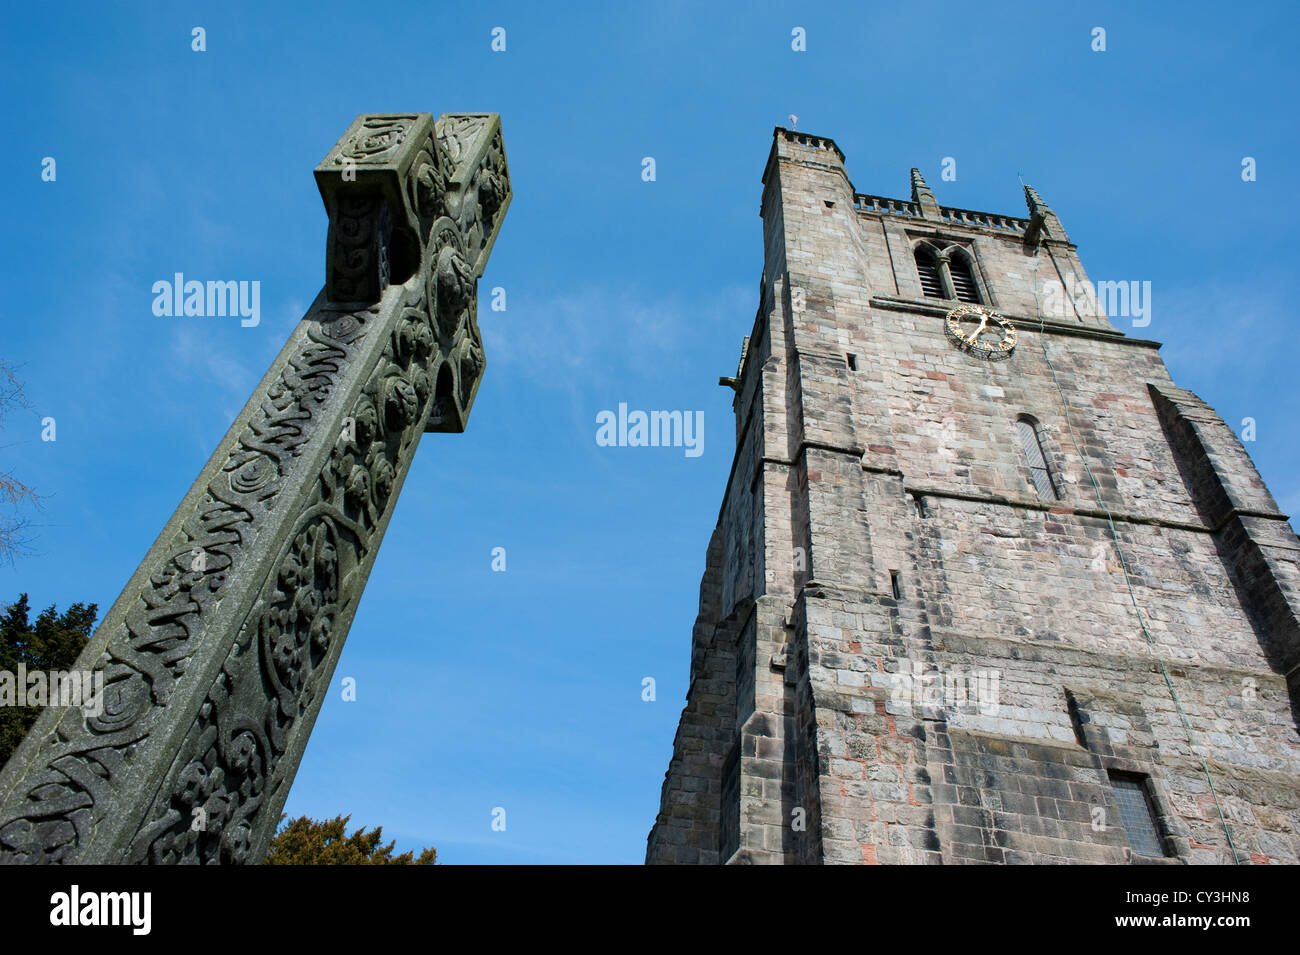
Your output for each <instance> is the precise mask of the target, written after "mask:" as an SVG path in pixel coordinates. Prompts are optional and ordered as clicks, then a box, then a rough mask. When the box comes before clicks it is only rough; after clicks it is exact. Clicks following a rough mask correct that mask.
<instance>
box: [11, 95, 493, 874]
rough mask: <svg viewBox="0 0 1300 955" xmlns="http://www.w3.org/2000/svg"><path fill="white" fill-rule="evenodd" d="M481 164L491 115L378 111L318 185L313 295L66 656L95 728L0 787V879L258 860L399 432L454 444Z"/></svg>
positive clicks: (402, 441) (329, 666)
mask: <svg viewBox="0 0 1300 955" xmlns="http://www.w3.org/2000/svg"><path fill="white" fill-rule="evenodd" d="M461 119H468V120H470V121H471V122H469V123H468V124H462V123H460V120H461ZM444 123H446V124H448V125H450V126H455V127H457V132H456V133H455V134H454V135H453V136H452V137H451V138H452V139H454V141H455V144H456V149H457V157H458V158H457V159H456V161H454V162H453V161H452V160H451V159H450V158H448V156H447V152H446V149H445V147H444V145H442V144H443V143H444V142H445V141H447V137H446V136H444V134H443V129H442V127H443V125H444ZM504 163H505V157H504V152H502V151H501V149H500V135H499V129H498V125H497V120H496V118H495V117H494V116H482V115H476V116H471V117H457V116H452V117H444V118H443V119H441V120H439V123H438V125H437V126H436V127H435V125H434V123H433V120H432V117H430V116H429V115H428V114H409V115H408V114H400V115H385V116H363V117H359V118H358V119H357V120H356V121H354V123H353V124H352V126H351V127H350V128H349V131H348V132H347V133H346V134H345V136H344V137H343V139H341V140H340V142H339V143H338V144H336V146H335V148H334V149H332V150H331V152H330V153H329V154H328V156H327V158H326V160H325V161H324V162H322V164H321V165H320V166H318V167H317V169H316V177H317V182H318V184H319V186H320V189H321V194H322V198H323V199H324V201H325V205H326V209H327V210H328V211H329V214H330V235H329V237H328V239H327V268H326V274H327V281H326V288H325V290H324V292H323V293H322V295H321V297H320V298H318V300H317V302H316V304H314V305H313V306H312V308H311V310H310V311H309V312H308V314H307V316H306V318H305V319H304V320H303V322H302V324H301V325H299V327H298V329H297V330H296V331H295V332H294V337H293V339H291V343H290V345H289V346H288V347H286V349H285V351H284V352H282V353H281V356H280V358H278V359H277V364H276V365H275V366H273V369H272V371H271V372H269V373H268V375H267V377H266V379H265V380H264V382H263V384H261V385H259V386H258V389H257V391H255V392H254V395H253V397H252V398H251V399H250V400H249V403H248V404H247V405H246V406H245V408H244V410H243V411H242V412H241V414H240V416H239V418H238V419H236V422H235V425H234V426H233V427H232V429H231V432H230V434H229V435H228V436H227V438H226V439H225V440H224V441H223V443H222V446H221V447H220V448H219V450H218V452H217V453H216V454H214V455H213V458H212V459H211V460H210V461H209V463H208V465H207V467H206V468H205V469H204V471H203V473H202V474H201V475H200V477H199V480H198V481H196V482H195V484H194V486H193V487H192V488H191V489H190V492H189V494H188V495H187V496H186V498H185V500H184V501H183V502H182V504H181V506H180V508H178V510H177V512H176V514H175V515H173V517H172V520H171V521H170V522H169V524H168V525H167V528H166V529H165V530H164V532H163V534H162V535H161V536H160V537H159V539H158V541H157V543H155V544H154V546H153V547H152V548H151V550H150V552H149V554H148V555H147V557H146V558H145V561H144V562H143V563H142V564H141V565H140V568H139V569H138V570H137V571H136V574H135V575H134V576H133V578H132V580H131V581H130V583H129V584H128V585H127V588H126V589H125V590H124V591H123V595H122V597H121V598H120V599H119V600H118V601H117V603H115V604H114V606H113V607H112V608H111V609H110V610H109V612H108V614H106V615H105V618H104V621H103V623H102V624H101V625H100V628H99V630H98V631H97V632H96V633H95V635H94V637H93V638H92V639H91V642H90V644H89V646H88V647H87V650H86V651H85V653H84V654H83V656H82V658H81V659H80V660H79V661H78V665H77V666H78V669H93V670H99V671H102V672H103V673H104V686H105V690H104V699H103V707H102V711H101V712H99V713H97V714H95V715H93V716H83V714H82V713H81V711H80V710H75V711H59V712H55V711H53V710H50V711H47V712H46V713H44V714H42V716H41V717H40V719H39V720H38V721H37V723H36V725H35V727H34V728H33V730H32V731H31V733H29V735H28V739H27V740H25V741H24V742H23V744H22V745H21V746H20V747H19V749H18V751H17V752H16V753H15V754H14V756H13V757H12V758H11V759H10V761H9V763H8V764H7V765H6V766H5V767H4V769H3V770H2V771H0V862H11V863H12V862H89V863H102V862H124V861H135V862H182V861H185V862H207V863H214V862H216V863H221V862H226V863H242V862H255V861H258V860H259V859H260V858H261V855H262V854H263V853H264V852H265V850H266V847H267V844H268V843H269V840H270V838H271V835H272V833H273V832H274V829H275V824H276V821H277V817H278V813H279V811H280V807H281V806H282V805H283V803H284V798H285V796H286V794H287V791H288V787H289V785H290V783H291V782H292V780H293V776H294V773H295V772H296V769H297V764H298V760H299V759H300V758H301V755H302V751H303V748H304V747H305V745H306V737H307V734H308V733H309V732H310V728H311V724H312V723H313V722H314V720H315V716H316V713H317V712H319V708H320V704H321V700H322V699H323V694H324V691H325V688H326V686H327V685H328V681H329V679H330V676H331V674H332V672H333V668H334V665H335V663H336V661H337V659H338V654H339V652H340V651H341V649H342V644H343V640H344V638H345V637H346V635H347V631H348V628H349V626H350V625H351V620H352V616H353V614H354V613H355V611H356V607H357V603H358V601H359V599H360V595H361V591H362V588H363V587H364V583H365V579H366V576H367V574H368V573H369V571H370V568H371V567H372V566H373V563H374V559H375V555H376V553H377V551H378V547H379V544H380V542H381V540H382V538H383V534H384V530H385V528H386V527H387V523H388V520H389V519H390V517H391V514H392V510H393V507H394V506H395V502H396V493H397V489H398V488H400V487H401V486H402V482H403V480H404V479H405V476H406V474H407V471H408V469H409V467H410V463H411V460H412V457H413V455H414V452H415V448H416V446H417V444H418V442H419V438H420V435H421V433H422V432H423V431H424V430H426V429H428V430H444V431H452V430H463V428H464V424H465V418H466V416H467V415H468V410H469V407H470V405H471V403H472V401H473V397H474V392H475V389H476V388H477V386H478V382H479V379H480V377H481V375H482V369H483V366H484V361H483V354H482V343H481V338H480V336H479V334H478V328H477V323H476V321H475V299H476V283H477V277H478V275H480V274H481V272H482V269H483V266H484V263H485V261H486V255H487V251H488V250H489V249H490V246H491V244H492V242H493V241H494V240H495V235H496V231H497V229H498V227H499V223H500V221H501V218H502V216H503V215H504V210H505V208H506V206H507V205H508V203H509V198H510V192H509V180H508V177H507V176H506V174H505V165H504ZM352 165H355V166H356V167H357V169H356V170H355V174H354V170H353V169H352ZM489 171H490V172H491V176H489V175H487V174H486V173H487V172H489ZM493 177H495V179H494V178H493ZM488 210H491V211H490V212H489V211H488ZM485 215H486V216H487V217H488V218H489V219H490V221H488V222H483V221H480V219H481V217H482V216H485ZM390 283H392V284H391V287H390ZM361 302H366V303H367V304H365V305H364V306H362V305H359V304H358V303H361ZM370 303H373V304H370ZM437 409H445V410H446V418H445V419H440V420H445V423H444V424H441V425H435V419H439V415H440V412H439V411H438V410H437Z"/></svg>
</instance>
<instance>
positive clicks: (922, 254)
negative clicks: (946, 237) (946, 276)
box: [916, 245, 948, 298]
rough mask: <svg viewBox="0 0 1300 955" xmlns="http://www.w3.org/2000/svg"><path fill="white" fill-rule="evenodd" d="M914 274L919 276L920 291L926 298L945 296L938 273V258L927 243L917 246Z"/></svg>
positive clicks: (941, 279)
mask: <svg viewBox="0 0 1300 955" xmlns="http://www.w3.org/2000/svg"><path fill="white" fill-rule="evenodd" d="M916 274H917V275H919V276H920V277H921V291H922V292H924V293H925V297H926V298H947V297H948V296H947V295H946V294H944V289H943V278H942V277H941V276H940V275H939V259H938V258H937V257H936V256H935V254H934V250H933V249H931V248H930V247H929V246H928V245H921V246H917V249H916Z"/></svg>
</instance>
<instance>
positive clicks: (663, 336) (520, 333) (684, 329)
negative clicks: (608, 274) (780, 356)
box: [479, 285, 755, 387]
mask: <svg viewBox="0 0 1300 955" xmlns="http://www.w3.org/2000/svg"><path fill="white" fill-rule="evenodd" d="M488 301H489V300H488V299H487V297H486V296H485V297H484V298H483V301H482V302H480V304H479V326H480V327H481V329H482V332H483V339H484V347H485V348H486V350H487V353H488V360H489V361H490V362H492V363H494V364H497V363H499V364H502V365H508V366H512V367H513V368H514V369H515V370H517V371H518V372H519V373H521V374H524V375H526V376H528V377H530V378H532V379H534V380H535V381H537V382H540V383H543V384H551V385H554V386H556V387H564V386H565V383H566V380H567V379H568V378H569V377H570V376H574V375H579V374H580V375H581V376H582V377H583V379H584V380H585V381H587V382H589V383H590V382H594V381H597V380H600V379H602V378H604V377H606V376H615V375H616V376H618V377H624V376H626V374H627V372H628V371H629V370H634V371H639V372H646V373H651V374H653V372H654V370H655V368H656V367H657V366H658V364H659V363H660V362H662V361H664V360H666V359H669V358H671V357H672V356H673V355H674V354H677V353H681V352H683V351H686V350H689V349H691V348H692V347H693V345H694V344H695V343H696V342H697V341H698V337H699V334H700V331H701V329H702V328H705V327H717V326H719V325H722V326H723V327H729V328H746V329H748V327H749V319H750V318H751V315H750V313H751V312H752V311H753V309H754V307H755V306H754V301H753V290H752V289H742V288H740V287H738V286H731V287H726V288H721V289H719V290H718V291H717V293H716V294H715V295H713V296H709V297H706V298H704V299H702V300H691V301H688V300H686V299H685V298H681V297H678V296H672V295H663V294H655V293H653V292H643V291H640V290H634V289H627V288H610V287H608V286H602V285H587V286H583V287H581V288H578V289H576V290H574V291H573V292H569V293H565V294H560V295H554V296H551V297H548V298H544V299H532V300H530V299H526V298H521V297H516V298H513V299H510V300H509V308H508V310H507V311H505V312H493V311H491V310H490V308H488V307H487V303H488Z"/></svg>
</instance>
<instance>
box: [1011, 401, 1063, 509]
mask: <svg viewBox="0 0 1300 955" xmlns="http://www.w3.org/2000/svg"><path fill="white" fill-rule="evenodd" d="M1016 433H1017V434H1018V435H1019V436H1020V450H1021V451H1023V452H1024V454H1025V463H1026V464H1028V465H1029V473H1030V474H1031V475H1032V476H1033V479H1034V488H1035V489H1036V490H1037V491H1038V496H1039V497H1041V498H1044V499H1046V500H1053V501H1054V500H1056V499H1057V498H1058V497H1059V496H1060V495H1058V494H1057V493H1056V484H1055V483H1054V482H1053V481H1052V472H1051V471H1050V470H1048V467H1047V458H1046V457H1044V456H1043V442H1042V441H1041V440H1040V439H1039V436H1038V422H1037V421H1035V420H1034V419H1033V418H1030V417H1028V416H1026V417H1022V418H1021V419H1020V420H1019V421H1017V422H1016Z"/></svg>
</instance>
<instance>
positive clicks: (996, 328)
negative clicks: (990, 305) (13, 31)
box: [944, 305, 1016, 361]
mask: <svg viewBox="0 0 1300 955" xmlns="http://www.w3.org/2000/svg"><path fill="white" fill-rule="evenodd" d="M944 324H945V330H946V331H947V333H948V337H949V338H950V339H951V340H952V343H953V344H954V345H956V346H957V347H958V348H960V349H961V350H962V351H965V352H969V353H970V354H972V355H974V356H976V357H977V358H987V359H989V360H990V361H998V360H1001V359H1003V358H1010V357H1011V352H1012V350H1013V349H1014V348H1015V347H1016V330H1015V328H1014V326H1012V324H1011V323H1010V322H1008V321H1007V320H1006V319H1005V318H1003V317H1002V316H1001V315H999V314H998V313H997V312H994V311H992V310H990V309H987V308H981V307H980V306H978V305H958V306H957V307H956V308H954V309H953V310H952V311H951V312H949V313H948V318H947V320H946V321H945V323H944Z"/></svg>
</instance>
